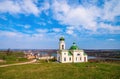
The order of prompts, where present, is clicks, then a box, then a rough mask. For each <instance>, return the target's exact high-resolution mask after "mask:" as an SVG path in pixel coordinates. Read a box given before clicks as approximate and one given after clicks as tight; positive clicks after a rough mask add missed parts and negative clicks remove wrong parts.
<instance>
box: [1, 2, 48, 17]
mask: <svg viewBox="0 0 120 79" xmlns="http://www.w3.org/2000/svg"><path fill="white" fill-rule="evenodd" d="M36 3H37V0H21V1H19V0H16V1H14V0H3V1H0V12H1V13H7V12H8V13H10V14H25V15H27V14H33V15H35V16H38V15H39V14H40V13H41V12H42V11H45V10H47V9H49V3H46V2H45V3H44V5H42V6H41V7H38V6H37V5H36ZM38 4H39V3H38Z"/></svg>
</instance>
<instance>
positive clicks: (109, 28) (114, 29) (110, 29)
mask: <svg viewBox="0 0 120 79" xmlns="http://www.w3.org/2000/svg"><path fill="white" fill-rule="evenodd" d="M98 28H100V29H105V30H106V31H105V32H108V33H111V34H119V33H120V26H112V25H110V24H104V23H100V24H99V27H98Z"/></svg>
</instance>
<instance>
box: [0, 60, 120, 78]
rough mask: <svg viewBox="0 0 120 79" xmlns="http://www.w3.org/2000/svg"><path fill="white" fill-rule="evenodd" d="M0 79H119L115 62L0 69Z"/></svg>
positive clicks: (40, 64) (50, 64)
mask: <svg viewBox="0 0 120 79" xmlns="http://www.w3.org/2000/svg"><path fill="white" fill-rule="evenodd" d="M0 73H1V74H0V79H120V75H119V73H120V64H119V63H115V62H109V63H107V62H96V63H95V62H92V63H90V62H88V63H71V64H70V63H67V64H62V63H56V62H50V63H46V62H45V61H39V62H37V63H33V64H27V65H21V66H10V67H4V68H0Z"/></svg>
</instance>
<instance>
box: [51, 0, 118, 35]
mask: <svg viewBox="0 0 120 79" xmlns="http://www.w3.org/2000/svg"><path fill="white" fill-rule="evenodd" d="M93 3H96V2H93ZM85 4H89V5H85ZM101 5H102V4H101ZM86 6H87V7H86ZM119 7H120V1H115V0H111V1H105V2H104V4H103V7H99V6H96V5H94V4H91V5H90V3H88V2H87V1H86V2H84V4H79V5H78V4H76V5H71V4H69V3H68V1H58V0H56V1H54V2H53V5H52V10H53V13H54V18H55V19H56V20H58V21H59V22H60V23H61V24H64V25H66V26H74V29H71V30H70V29H67V31H66V32H67V33H68V34H73V33H74V30H75V29H76V30H78V29H82V30H90V32H96V31H98V30H99V29H100V28H103V29H105V31H106V30H109V32H110V33H115V32H116V30H119V31H120V29H119V28H120V26H117V27H116V26H113V25H111V24H107V23H105V22H104V21H111V23H114V19H115V17H117V16H120V10H119V9H120V8H119ZM99 19H100V20H99ZM80 31H81V30H80ZM109 32H107V33H109ZM117 33H119V32H117Z"/></svg>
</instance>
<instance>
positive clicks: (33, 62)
mask: <svg viewBox="0 0 120 79" xmlns="http://www.w3.org/2000/svg"><path fill="white" fill-rule="evenodd" d="M34 62H36V59H34V60H32V61H29V62H23V63H15V64H7V65H0V67H7V66H14V65H23V64H30V63H34Z"/></svg>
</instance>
